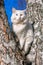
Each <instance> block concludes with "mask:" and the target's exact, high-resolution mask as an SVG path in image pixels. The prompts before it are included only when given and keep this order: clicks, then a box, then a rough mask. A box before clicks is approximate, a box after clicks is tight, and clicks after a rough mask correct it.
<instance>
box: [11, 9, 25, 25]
mask: <svg viewBox="0 0 43 65" xmlns="http://www.w3.org/2000/svg"><path fill="white" fill-rule="evenodd" d="M25 18H26V10H16V9H15V8H13V9H12V16H11V21H12V23H13V24H16V23H19V22H22V21H23V20H24V19H25Z"/></svg>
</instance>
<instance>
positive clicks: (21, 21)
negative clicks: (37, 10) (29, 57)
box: [11, 8, 33, 54]
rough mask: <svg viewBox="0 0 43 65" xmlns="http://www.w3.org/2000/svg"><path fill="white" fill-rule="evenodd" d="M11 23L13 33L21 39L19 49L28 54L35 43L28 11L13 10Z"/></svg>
mask: <svg viewBox="0 0 43 65" xmlns="http://www.w3.org/2000/svg"><path fill="white" fill-rule="evenodd" d="M11 21H12V28H13V31H14V32H15V33H16V35H17V36H18V38H19V42H20V46H19V48H20V49H21V50H22V49H23V51H24V52H23V53H24V54H26V53H27V52H28V50H29V47H30V45H31V43H32V41H33V29H32V25H31V24H30V23H29V22H28V19H27V15H26V10H16V9H14V8H13V9H12V16H11Z"/></svg>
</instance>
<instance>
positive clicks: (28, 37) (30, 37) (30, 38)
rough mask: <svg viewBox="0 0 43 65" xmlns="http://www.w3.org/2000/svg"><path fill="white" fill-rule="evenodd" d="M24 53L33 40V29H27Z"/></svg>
mask: <svg viewBox="0 0 43 65" xmlns="http://www.w3.org/2000/svg"><path fill="white" fill-rule="evenodd" d="M25 40H26V41H25V46H24V53H25V54H27V53H29V51H30V48H31V45H32V42H33V30H32V29H29V30H28V31H27V35H26V39H25Z"/></svg>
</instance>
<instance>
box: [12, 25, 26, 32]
mask: <svg viewBox="0 0 43 65" xmlns="http://www.w3.org/2000/svg"><path fill="white" fill-rule="evenodd" d="M25 27H26V24H25V25H24V24H17V25H14V24H13V31H14V32H15V33H19V32H21V31H22V30H23V29H25Z"/></svg>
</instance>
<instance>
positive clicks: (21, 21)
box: [13, 18, 25, 24]
mask: <svg viewBox="0 0 43 65" xmlns="http://www.w3.org/2000/svg"><path fill="white" fill-rule="evenodd" d="M24 20H25V18H23V19H22V20H21V19H20V20H17V21H15V22H13V24H23V23H24Z"/></svg>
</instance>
